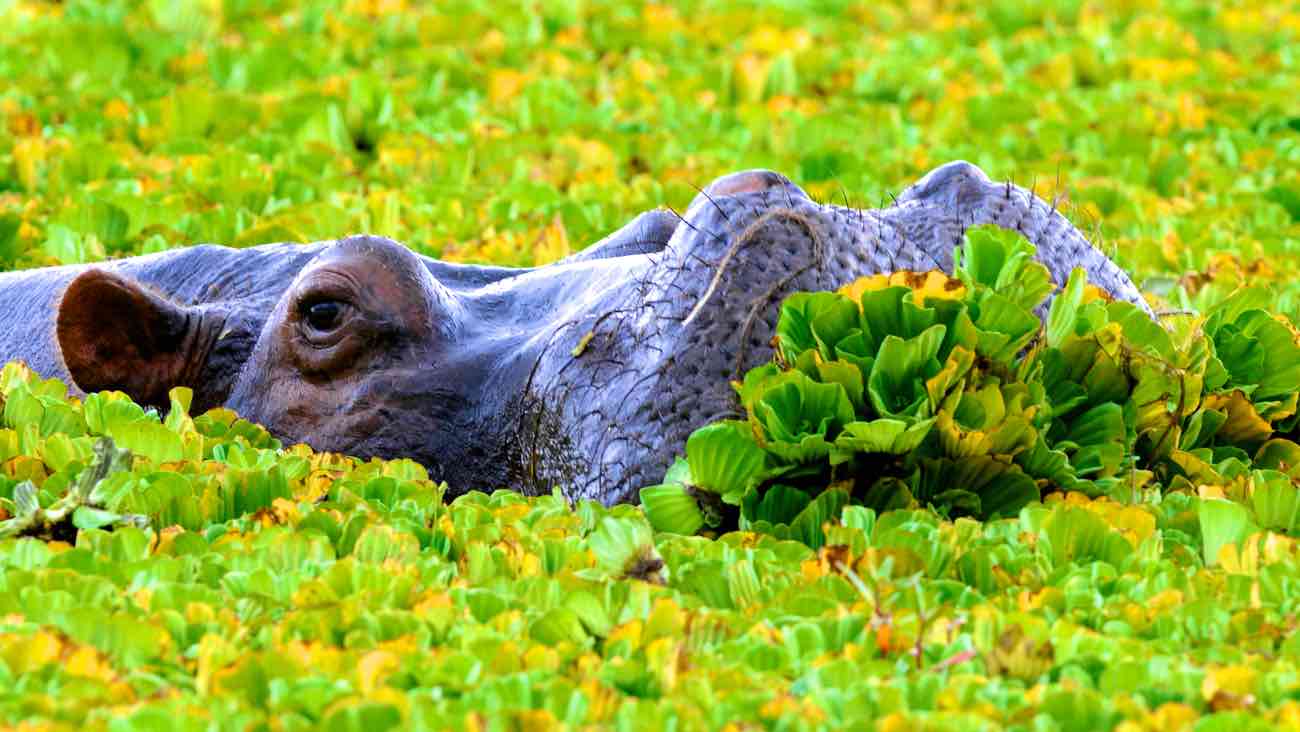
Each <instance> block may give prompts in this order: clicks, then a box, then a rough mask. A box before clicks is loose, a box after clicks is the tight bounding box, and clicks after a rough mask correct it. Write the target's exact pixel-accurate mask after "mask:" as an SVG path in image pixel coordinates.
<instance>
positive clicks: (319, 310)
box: [303, 300, 343, 332]
mask: <svg viewBox="0 0 1300 732" xmlns="http://www.w3.org/2000/svg"><path fill="white" fill-rule="evenodd" d="M303 318H304V319H305V320H306V321H307V325H309V326H311V328H312V330H317V331H321V332H328V331H331V330H334V329H335V328H337V327H338V326H339V323H340V321H342V320H343V303H341V302H339V301H337V300H319V301H317V302H314V303H311V304H310V305H308V306H307V307H305V308H304V309H303Z"/></svg>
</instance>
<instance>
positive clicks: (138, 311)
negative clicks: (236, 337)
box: [55, 269, 221, 406]
mask: <svg viewBox="0 0 1300 732" xmlns="http://www.w3.org/2000/svg"><path fill="white" fill-rule="evenodd" d="M220 320H221V318H214V317H205V316H204V314H203V313H201V312H200V311H198V310H197V309H194V308H186V307H182V306H180V305H177V304H175V303H173V302H171V301H169V300H167V299H165V298H163V297H161V296H159V295H156V294H154V293H152V292H150V291H148V290H146V289H145V288H143V287H142V286H141V285H139V284H137V283H135V282H133V281H131V280H128V279H126V278H124V277H121V276H120V275H117V274H114V273H112V272H109V271H108V270H102V269H92V270H88V271H86V272H83V273H82V274H80V275H78V276H77V278H76V279H74V280H73V281H72V282H71V284H69V285H68V287H67V289H66V290H65V291H64V293H63V298H62V299H61V300H60V301H59V312H58V317H57V319H56V322H55V334H56V336H57V340H58V344H59V349H60V351H61V353H62V356H63V362H64V365H65V366H67V369H68V373H69V374H70V375H71V376H72V379H73V381H74V382H76V385H77V387H78V388H80V389H81V390H82V391H86V392H92V391H103V390H106V389H117V390H121V391H124V392H126V393H127V394H129V395H130V396H131V397H132V398H133V399H135V400H136V401H138V402H141V403H143V404H148V405H155V406H161V405H166V404H167V392H168V391H169V390H170V389H171V388H172V387H175V386H189V387H191V388H194V387H197V386H198V384H197V383H196V382H197V381H198V377H199V374H200V373H201V371H202V368H203V364H204V361H205V360H206V358H207V354H208V351H209V350H211V348H212V344H213V343H214V342H215V341H216V338H217V334H218V332H219V331H220V326H221V323H220V322H219V321H220Z"/></svg>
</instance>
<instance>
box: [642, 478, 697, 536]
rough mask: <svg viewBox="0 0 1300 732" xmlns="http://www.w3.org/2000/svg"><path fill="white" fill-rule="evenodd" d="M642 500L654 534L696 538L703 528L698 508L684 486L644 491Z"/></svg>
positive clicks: (655, 486)
mask: <svg viewBox="0 0 1300 732" xmlns="http://www.w3.org/2000/svg"><path fill="white" fill-rule="evenodd" d="M640 497H641V505H642V506H643V507H644V509H645V517H646V519H647V520H648V521H649V522H650V525H651V526H653V527H654V530H655V531H666V532H669V533H673V534H694V533H695V532H697V531H699V530H700V529H701V528H703V526H704V514H703V513H702V512H701V511H700V506H699V504H698V503H696V501H695V498H694V497H692V496H691V495H690V494H689V493H688V492H687V490H686V487H685V486H683V485H680V484H675V483H665V484H663V485H652V486H649V487H646V488H642V489H641V493H640Z"/></svg>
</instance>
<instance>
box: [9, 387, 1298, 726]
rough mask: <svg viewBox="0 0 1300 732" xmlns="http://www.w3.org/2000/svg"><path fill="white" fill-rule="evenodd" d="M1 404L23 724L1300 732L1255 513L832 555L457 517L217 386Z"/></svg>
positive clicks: (1027, 522) (1199, 514)
mask: <svg viewBox="0 0 1300 732" xmlns="http://www.w3.org/2000/svg"><path fill="white" fill-rule="evenodd" d="M0 391H2V392H3V395H4V413H3V414H4V424H5V427H4V428H3V429H0V457H2V458H3V460H4V462H3V466H4V473H5V477H0V496H3V498H2V499H0V504H2V505H3V506H4V508H5V513H6V514H9V515H10V518H8V519H7V520H5V521H4V522H3V523H2V524H0V533H3V534H4V535H6V536H8V537H9V538H5V539H0V566H3V573H2V574H0V583H2V586H0V718H2V719H5V720H7V721H9V722H18V721H20V720H23V719H37V720H43V721H41V722H40V723H39V724H38V725H36V726H37V727H38V728H64V729H86V728H104V727H110V728H112V729H167V730H172V729H232V728H250V729H290V730H292V729H306V728H309V727H311V726H313V725H315V724H318V723H319V724H322V725H323V726H324V728H327V729H356V730H367V731H369V730H379V729H390V728H391V729H396V728H406V729H464V728H475V727H482V728H492V729H505V728H512V727H516V726H517V727H523V728H528V729H547V728H551V727H553V726H555V725H558V724H561V723H564V724H569V725H572V726H574V727H581V726H585V725H592V724H597V725H607V726H609V727H611V728H619V729H673V728H676V729H710V728H712V729H722V728H727V727H728V726H729V725H731V726H732V728H738V727H736V725H738V724H740V723H741V722H744V723H746V724H748V723H761V724H766V725H771V726H775V727H778V728H781V729H817V728H825V729H843V728H846V727H849V726H855V725H856V726H870V724H871V723H875V724H876V725H878V726H879V728H882V729H891V730H892V729H898V730H902V729H914V728H917V726H918V725H921V726H925V725H929V726H931V727H932V728H934V729H1004V728H1016V727H1019V728H1023V729H1067V730H1075V729H1077V730H1089V729H1100V728H1105V727H1108V726H1110V725H1112V724H1115V723H1118V722H1120V721H1125V722H1126V723H1128V724H1131V725H1136V726H1133V727H1131V728H1132V729H1147V728H1152V729H1155V728H1170V729H1177V728H1180V726H1188V725H1191V724H1192V723H1193V722H1196V724H1197V726H1196V728H1197V729H1221V730H1238V729H1248V728H1250V725H1262V726H1261V727H1260V728H1268V726H1267V725H1268V723H1285V724H1290V725H1294V724H1296V723H1298V722H1300V702H1298V701H1297V700H1296V699H1295V697H1296V696H1297V695H1298V694H1300V668H1298V667H1297V663H1298V659H1300V640H1298V639H1300V636H1297V635H1295V634H1294V630H1295V625H1296V607H1297V603H1298V602H1300V578H1298V577H1297V572H1296V566H1297V551H1298V550H1300V544H1297V542H1296V541H1295V540H1294V539H1291V538H1288V537H1287V536H1285V535H1283V534H1280V533H1273V532H1261V531H1259V530H1258V529H1256V528H1255V526H1254V524H1255V522H1257V521H1259V520H1260V518H1261V514H1260V513H1259V510H1258V506H1257V505H1255V506H1254V507H1253V508H1252V507H1251V506H1252V504H1251V501H1250V500H1248V499H1247V500H1245V501H1244V503H1237V502H1232V501H1228V500H1224V499H1222V498H1220V497H1217V496H1215V495H1207V497H1198V496H1197V495H1196V494H1195V493H1191V492H1172V493H1168V494H1166V495H1164V496H1163V497H1160V496H1159V495H1158V494H1157V495H1151V496H1147V497H1146V499H1145V500H1141V501H1139V502H1134V503H1131V504H1125V503H1121V502H1117V501H1114V500H1111V499H1108V498H1104V497H1103V498H1097V499H1088V498H1086V497H1084V496H1083V495H1082V494H1080V493H1071V494H1069V495H1066V496H1062V495H1060V494H1053V495H1050V496H1049V497H1048V498H1047V500H1045V501H1044V502H1042V503H1037V502H1035V503H1033V504H1030V505H1028V506H1026V507H1025V508H1023V509H1022V510H1020V511H1019V513H1018V515H1017V516H1016V517H1014V518H1008V519H1002V520H995V521H990V522H986V523H980V522H977V521H974V520H971V519H967V518H963V519H957V520H955V521H947V520H942V519H940V518H939V516H938V515H936V514H935V513H934V512H933V511H928V510H893V511H889V512H886V513H884V514H881V515H879V516H877V514H876V513H875V512H874V511H872V510H871V509H869V508H865V507H862V506H851V507H849V508H847V509H845V510H844V512H843V514H842V516H841V517H840V518H839V519H838V520H834V521H831V522H828V523H827V524H825V526H824V532H825V533H824V542H819V543H823V544H824V546H823V547H822V548H821V549H820V550H817V551H814V550H813V549H811V548H809V547H808V546H807V545H806V544H804V543H801V542H796V541H789V540H779V539H777V538H775V537H773V536H771V535H766V534H761V533H751V532H743V533H742V532H737V533H729V534H726V535H723V536H720V537H717V538H716V539H709V538H705V537H686V536H679V535H674V534H668V533H661V534H657V535H656V534H653V532H652V530H651V528H650V525H649V524H648V523H647V522H646V519H645V518H644V517H643V516H642V515H641V512H640V509H638V508H636V507H632V506H621V507H617V508H614V509H608V510H607V509H604V508H602V507H600V506H598V505H596V504H593V503H590V502H583V503H580V504H578V505H576V506H572V505H569V504H568V503H566V501H565V500H564V499H563V498H561V497H560V496H559V495H558V494H557V495H554V496H545V497H538V498H524V497H521V496H519V495H517V494H514V493H511V492H508V491H501V492H498V493H495V494H493V495H491V496H488V495H484V494H481V493H473V494H469V495H467V496H464V497H461V498H459V499H457V500H455V501H454V502H452V503H451V504H450V505H446V504H444V503H443V502H442V493H443V490H442V487H441V486H437V485H434V484H433V483H431V482H430V481H429V480H428V478H427V476H426V474H425V473H424V471H423V469H422V468H420V467H419V466H418V465H415V464H414V463H411V462H409V461H402V460H396V461H389V462H380V461H371V462H366V463H362V462H360V461H358V460H355V459H352V458H346V457H342V456H337V455H328V454H315V453H312V452H311V451H309V450H307V449H305V448H302V447H295V448H292V449H287V450H286V449H278V448H279V445H278V444H277V443H276V442H275V441H274V440H272V439H270V438H269V436H268V435H267V434H266V433H265V432H264V431H262V430H261V429H260V428H258V427H256V426H254V425H251V424H249V423H246V422H242V421H239V420H237V419H236V418H235V417H234V415H233V414H231V413H229V412H225V411H220V410H218V411H214V412H211V413H208V414H205V415H201V416H199V417H195V418H191V417H189V416H188V415H187V408H186V406H187V405H186V402H187V401H188V394H187V392H186V391H185V390H176V391H174V392H173V399H172V402H173V403H172V408H171V410H170V411H169V413H168V416H167V417H166V419H165V420H163V419H160V418H159V417H158V415H156V414H152V413H149V412H145V411H144V410H142V409H140V408H139V407H137V406H135V405H134V404H132V403H131V402H130V401H129V400H127V399H125V398H124V397H121V396H120V395H113V394H98V395H93V396H91V397H89V398H87V399H86V400H85V401H84V402H77V401H75V400H68V399H66V398H65V397H63V396H62V394H63V387H62V385H61V384H59V383H58V382H55V381H42V380H40V379H39V378H37V377H35V376H34V375H32V374H31V373H30V372H28V371H27V370H25V369H23V368H21V367H19V366H14V365H11V366H9V367H7V368H6V369H5V371H4V372H3V375H2V376H0ZM1284 483H1285V485H1286V487H1287V489H1288V490H1290V492H1291V495H1292V498H1293V499H1294V488H1293V487H1292V486H1291V483H1290V481H1289V480H1288V481H1284ZM1234 485H1235V486H1236V487H1237V488H1239V489H1241V490H1244V491H1247V492H1251V491H1254V492H1255V493H1256V495H1257V494H1258V491H1259V490H1261V489H1262V488H1263V487H1264V486H1263V484H1262V483H1254V482H1252V479H1251V478H1249V477H1247V478H1246V479H1245V482H1244V483H1243V482H1242V481H1236V482H1235V483H1234ZM1229 489H1231V488H1229ZM1211 493H1214V491H1212V490H1211ZM1295 514H1296V511H1295V509H1294V507H1293V508H1292V510H1291V518H1292V520H1294V516H1295ZM741 726H743V725H741Z"/></svg>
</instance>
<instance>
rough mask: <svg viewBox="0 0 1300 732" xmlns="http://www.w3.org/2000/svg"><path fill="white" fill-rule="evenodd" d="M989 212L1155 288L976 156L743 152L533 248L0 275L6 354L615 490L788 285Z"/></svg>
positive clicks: (576, 487) (290, 422)
mask: <svg viewBox="0 0 1300 732" xmlns="http://www.w3.org/2000/svg"><path fill="white" fill-rule="evenodd" d="M989 223H991V224H997V225H1000V226H1003V227H1006V228H1009V229H1014V230H1017V231H1019V232H1021V233H1022V234H1024V235H1025V236H1026V237H1027V238H1028V239H1029V240H1030V241H1031V242H1033V243H1034V244H1036V245H1037V247H1038V257H1039V259H1040V260H1041V261H1042V262H1043V263H1044V264H1046V265H1047V267H1048V269H1049V270H1050V271H1051V273H1052V276H1053V278H1054V279H1055V280H1056V282H1057V283H1058V284H1059V283H1063V282H1064V280H1065V279H1066V277H1067V276H1068V274H1069V272H1070V270H1071V269H1072V268H1074V267H1083V268H1084V269H1085V270H1087V272H1088V275H1089V278H1090V280H1091V281H1092V282H1093V283H1095V284H1097V285H1099V286H1101V287H1103V288H1104V289H1106V290H1108V291H1110V293H1111V294H1112V295H1114V296H1115V297H1116V298H1119V299H1123V300H1128V301H1131V302H1134V303H1137V304H1139V305H1140V306H1141V307H1143V308H1146V307H1147V306H1146V305H1145V303H1144V302H1143V301H1142V299H1141V297H1140V296H1139V293H1138V291H1137V289H1136V288H1135V287H1134V285H1133V283H1132V282H1131V281H1130V280H1129V278H1128V277H1127V276H1126V275H1125V274H1124V272H1123V271H1121V270H1120V269H1119V268H1118V267H1116V265H1115V264H1114V263H1113V262H1111V261H1110V260H1109V259H1107V258H1106V256H1105V255H1104V254H1102V253H1101V252H1100V251H1098V250H1097V249H1095V248H1093V247H1092V246H1091V245H1090V244H1089V243H1088V241H1087V240H1086V239H1085V238H1084V237H1083V236H1082V235H1081V234H1080V233H1079V231H1078V230H1076V229H1075V228H1074V227H1073V226H1072V225H1071V224H1070V223H1069V221H1067V220H1066V219H1065V218H1064V217H1063V216H1062V215H1061V214H1060V213H1059V212H1057V211H1056V210H1055V209H1054V208H1053V207H1052V206H1050V205H1048V204H1047V203H1045V202H1044V201H1042V200H1040V199H1038V198H1036V197H1035V196H1033V195H1032V194H1031V193H1030V192H1028V191H1026V190H1024V189H1022V188H1019V187H1016V186H1014V185H1009V184H1001V183H994V182H991V181H990V180H989V179H988V178H987V177H986V176H985V175H984V173H983V172H981V171H980V170H979V169H978V168H976V167H975V166H973V165H971V164H969V163H965V162H954V163H950V164H948V165H945V166H942V167H940V168H938V169H936V170H934V171H933V172H931V173H930V174H928V175H927V176H925V177H924V178H922V179H921V180H920V181H919V182H917V183H916V184H915V185H913V186H911V187H910V188H908V189H907V190H906V191H905V192H904V193H903V194H902V195H901V196H899V197H898V199H897V201H896V202H895V203H894V205H892V206H890V207H888V208H884V209H881V210H856V209H850V208H844V207H840V206H835V205H824V204H818V203H815V202H813V201H812V200H810V199H809V198H808V196H807V195H806V194H805V193H804V192H803V191H801V190H800V189H799V188H798V187H797V186H795V185H794V184H792V183H790V182H789V181H788V180H787V179H786V178H784V177H783V176H780V175H778V174H776V173H771V172H768V171H748V172H745V173H737V174H734V175H731V176H727V177H724V178H722V179H719V180H718V181H715V182H714V183H713V184H711V185H710V186H709V187H708V188H706V189H705V191H704V192H703V193H701V194H700V195H699V196H697V197H696V200H695V201H694V202H693V203H692V204H691V206H690V208H689V209H688V210H687V211H686V212H685V214H683V215H682V216H681V217H679V216H677V215H676V214H674V213H672V212H669V211H665V210H657V211H651V212H649V213H646V214H643V215H642V216H640V217H638V218H637V219H635V220H634V221H633V222H631V223H630V224H629V225H628V226H626V227H624V228H623V229H621V230H620V231H618V232H616V233H614V234H612V235H611V236H609V237H608V238H606V239H605V240H603V241H602V242H600V243H598V244H597V245H595V246H593V247H591V248H589V249H587V250H586V251H584V252H582V253H580V254H577V255H575V256H572V257H569V258H567V259H565V260H563V261H560V262H557V263H555V264H551V265H547V266H544V267H537V268H533V269H512V268H500V267H478V266H466V265H456V264H448V263H445V262H441V261H437V260H432V259H428V258H424V257H419V256H417V255H414V254H412V253H411V252H409V250H406V249H405V248H404V247H401V246H400V245H397V244H395V243H393V242H390V241H388V240H386V239H381V238H378V237H350V238H348V239H343V240H339V241H336V242H322V243H317V244H310V245H286V244H272V245H266V246H260V247H254V248H251V249H243V250H235V249H228V248H225V247H218V246H210V245H205V246H197V247H193V248H189V249H183V250H177V251H171V252H166V253H163V254H158V255H151V256H144V257H136V258H132V259H126V260H121V261H116V262H112V263H106V264H104V265H96V266H94V267H58V268H50V269H44V270H34V271H29V272H20V273H11V274H5V275H0V305H2V306H3V310H2V311H0V360H9V359H15V358H21V359H24V360H25V361H27V362H28V364H29V365H31V366H32V367H33V368H35V369H36V370H37V371H39V372H41V373H43V374H45V375H48V376H57V377H61V378H64V379H70V380H73V381H75V382H76V383H77V385H78V386H79V387H82V388H85V389H88V390H90V389H100V388H108V387H114V388H121V389H123V390H124V391H127V392H128V393H131V394H132V396H134V397H135V398H137V399H139V400H142V401H144V402H149V403H158V404H162V405H165V394H166V389H167V388H168V387H170V386H175V385H186V386H190V387H192V388H194V389H195V409H196V410H198V409H203V408H207V407H211V406H217V405H223V404H224V405H227V406H229V407H231V408H233V409H235V410H236V411H238V412H239V413H240V414H241V415H242V416H245V417H248V418H250V419H253V420H256V421H259V422H261V423H263V424H265V425H266V426H267V427H268V428H269V429H270V430H271V431H272V432H273V433H276V434H277V435H278V436H280V437H281V438H283V439H285V440H287V441H290V442H296V441H303V442H307V443H308V444H311V445H312V446H313V447H315V448H317V449H321V450H330V451H339V452H345V453H349V454H353V455H359V456H370V455H379V456H384V457H403V456H405V457H412V458H414V459H416V460H418V461H420V462H421V463H423V464H424V465H425V466H427V467H428V468H429V470H430V473H431V475H432V476H433V477H434V478H436V479H442V480H446V481H448V482H449V483H450V485H451V487H452V489H453V492H457V493H458V492H462V491H465V490H469V489H475V488H479V489H489V490H490V489H494V488H499V487H508V488H513V489H516V490H522V491H525V492H530V493H532V492H539V491H547V490H549V489H550V487H551V486H553V485H560V486H563V487H564V489H565V491H566V493H567V495H569V496H571V497H574V498H577V497H586V498H594V499H597V500H600V501H603V502H605V503H614V502H619V501H627V500H635V499H636V491H637V490H638V489H639V488H640V487H642V486H644V485H647V484H651V483H654V482H657V481H658V480H659V479H660V478H661V477H662V475H663V472H664V470H665V468H667V466H668V465H669V464H670V463H671V461H672V459H673V457H674V456H675V455H676V454H679V453H680V452H681V451H682V448H683V445H684V442H685V439H686V437H687V435H688V434H689V433H690V432H691V431H692V430H693V429H695V428H696V427H699V426H701V425H703V424H705V423H707V422H709V421H712V420H716V419H719V418H723V417H736V416H740V414H741V412H740V410H739V405H738V404H737V400H736V397H735V394H734V391H733V389H732V388H731V386H730V385H729V383H728V381H729V380H731V379H735V378H738V377H739V376H740V375H741V374H743V373H744V371H745V370H746V369H748V368H751V367H753V366H756V365H758V364H761V363H763V362H764V361H767V360H768V359H770V358H771V355H772V352H771V346H770V344H769V342H770V340H771V338H772V335H773V328H774V325H775V321H776V317H777V312H778V305H779V303H780V301H781V300H782V299H783V298H784V297H785V296H787V295H789V294H790V293H792V292H795V291H798V290H824V289H830V288H834V287H837V286H839V285H843V284H845V283H847V282H849V281H851V280H853V279H855V278H857V277H859V276H863V275H869V274H874V273H879V272H889V271H894V270H903V269H907V270H929V269H943V270H946V271H951V269H952V264H953V260H952V254H953V248H954V246H955V245H957V244H958V243H959V242H960V240H961V237H962V234H963V232H964V230H965V229H966V228H967V227H969V226H973V225H978V224H989ZM105 270H108V271H110V272H111V273H114V274H116V275H118V276H119V277H117V278H110V279H111V283H117V284H111V286H100V287H98V289H96V288H94V287H89V286H84V287H83V286H81V285H84V284H86V283H90V284H95V283H96V282H98V283H100V285H102V284H103V282H104V281H106V280H105V275H104V274H103V272H104V271H105ZM88 272H96V274H94V275H90V274H87V273H88ZM322 273H323V274H322ZM79 276H80V277H81V278H83V279H82V280H80V281H79V284H78V285H77V286H74V287H69V283H72V282H73V281H74V279H75V278H78V277H79ZM95 277H98V278H99V279H98V280H96V279H95ZM322 278H324V279H322ZM322 282H325V284H324V285H322ZM123 283H124V284H123ZM340 283H341V284H340ZM322 287H324V288H325V290H322ZM331 288H333V289H331ZM65 291H66V294H65ZM122 292H131V293H135V294H133V295H130V296H126V295H123V294H122ZM322 292H325V293H326V294H327V295H328V296H329V297H330V298H337V299H338V300H339V301H341V302H342V305H341V307H343V308H344V310H343V312H345V313H346V314H347V320H346V321H345V325H346V328H348V329H350V330H348V331H347V333H348V337H347V338H346V339H342V340H339V339H337V338H336V339H334V340H335V341H338V342H339V343H342V344H344V345H329V344H330V343H333V342H334V341H331V340H330V339H329V337H328V336H329V335H330V334H331V333H336V331H333V330H329V329H328V328H327V329H326V330H325V331H323V333H324V335H322V333H321V332H317V331H315V330H312V328H313V327H314V326H308V325H306V323H307V322H308V320H307V316H306V315H305V313H307V312H308V311H309V310H310V308H311V307H312V305H313V303H316V302H318V301H319V300H320V299H321V297H322V294H321V293H322ZM140 293H144V294H140ZM142 298H143V299H142ZM141 303H144V304H143V305H142V304H141ZM329 307H333V306H327V309H328V308H329ZM1148 312H1149V311H1148ZM56 313H57V317H56V315H55V314H56ZM142 313H145V314H146V315H147V314H148V313H155V316H149V317H145V315H142ZM159 313H160V314H159ZM51 321H55V322H51ZM136 322H148V323H153V325H150V326H148V327H144V326H133V325H132V323H136ZM342 327H343V326H340V328H342ZM304 339H305V340H304ZM317 341H320V342H317ZM321 343H325V344H326V346H321ZM344 346H346V349H345V350H344V351H338V349H339V348H344ZM78 349H80V351H78ZM295 349H296V350H295ZM330 349H334V350H330ZM76 352H79V353H80V355H77V353H76ZM322 354H324V355H322ZM65 356H66V357H65ZM313 359H314V360H313ZM321 359H324V360H321ZM330 359H333V360H332V361H331V360H330ZM108 363H117V364H124V366H123V367H122V368H119V369H117V370H116V371H114V370H113V369H112V368H108V367H107V366H105V364H108Z"/></svg>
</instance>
